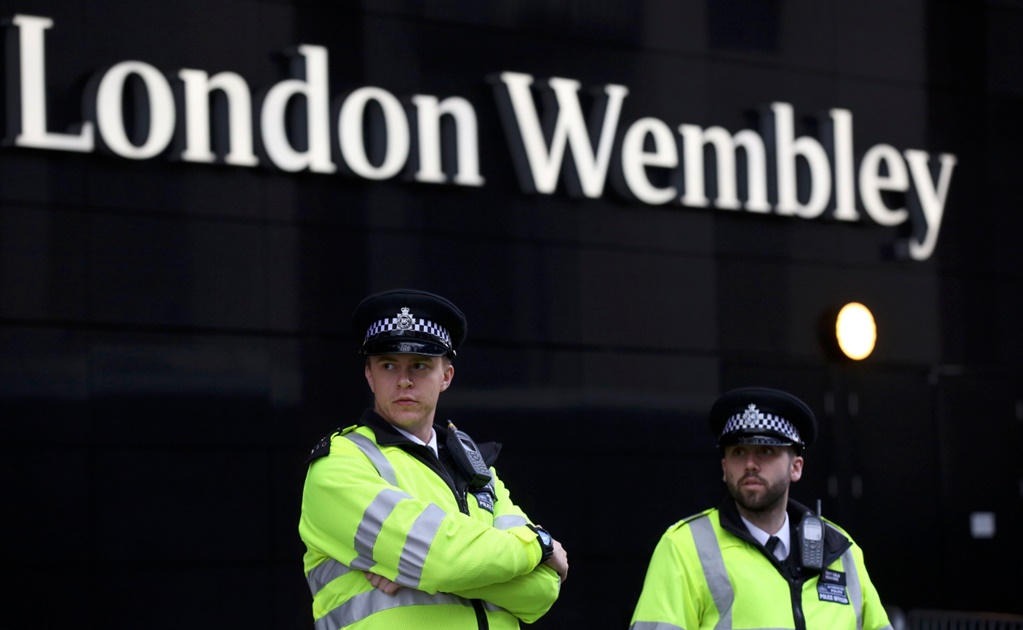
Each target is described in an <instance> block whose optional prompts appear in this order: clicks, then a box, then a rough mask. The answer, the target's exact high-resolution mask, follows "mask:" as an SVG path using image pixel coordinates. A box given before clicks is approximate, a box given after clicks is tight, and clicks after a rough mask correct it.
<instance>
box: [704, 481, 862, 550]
mask: <svg viewBox="0 0 1023 630" xmlns="http://www.w3.org/2000/svg"><path fill="white" fill-rule="evenodd" d="M786 511H787V512H788V513H789V534H790V540H791V547H792V549H791V550H790V552H789V560H792V559H793V558H795V557H796V556H797V555H798V550H797V549H796V547H797V546H798V544H799V533H798V529H799V522H800V521H801V520H803V515H804V514H806V513H807V512H810V511H811V510H810V508H808V507H806V506H805V505H803V504H802V503H799V502H798V501H794V500H793V499H789V503H788V506H787V507H786ZM718 512H719V513H720V515H721V527H722V528H723V529H725V530H727V531H728V532H729V533H731V534H733V535H734V536H736V537H738V538H741V539H743V540H745V541H747V542H750V543H753V544H754V545H759V543H757V539H756V538H754V537H753V534H751V533H750V531H749V529H747V527H746V523H743V522H742V517H741V516H740V515H739V508H737V507H736V506H735V500H734V499H732V498H731V497H728V496H726V497H725V498H724V500H723V501H722V502H721V505H719V506H718ZM850 546H852V542H851V541H850V540H849V539H848V538H846V537H845V536H843V535H842V533H841V532H839V531H838V530H837V529H835V528H834V527H831V526H830V525H829V524H828V523H827V521H825V528H824V566H828V565H829V564H831V563H832V562H834V561H835V560H837V559H838V558H839V557H840V556H841V555H842V554H843V553H845V550H846V549H848V548H849V547H850ZM771 559H772V560H774V558H773V557H771Z"/></svg>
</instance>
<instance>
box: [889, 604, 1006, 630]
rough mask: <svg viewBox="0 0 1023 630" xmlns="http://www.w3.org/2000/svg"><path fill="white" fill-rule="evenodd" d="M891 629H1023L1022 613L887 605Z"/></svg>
mask: <svg viewBox="0 0 1023 630" xmlns="http://www.w3.org/2000/svg"><path fill="white" fill-rule="evenodd" d="M887 610H888V619H889V620H890V621H891V622H892V628H893V630H1023V615H1013V614H1006V613H992V612H969V611H954V610H910V611H909V612H908V613H903V612H902V610H900V609H899V608H896V607H894V606H892V607H888V609H887Z"/></svg>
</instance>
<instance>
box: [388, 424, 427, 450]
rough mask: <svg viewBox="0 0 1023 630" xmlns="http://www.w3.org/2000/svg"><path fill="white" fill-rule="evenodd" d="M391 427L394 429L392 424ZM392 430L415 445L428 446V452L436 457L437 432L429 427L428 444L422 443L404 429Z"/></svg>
mask: <svg viewBox="0 0 1023 630" xmlns="http://www.w3.org/2000/svg"><path fill="white" fill-rule="evenodd" d="M391 426H392V427H394V425H393V424H392V425H391ZM394 429H395V430H396V431H397V432H398V433H401V434H402V435H404V436H405V437H407V438H408V439H410V440H412V441H413V442H415V443H416V444H419V445H420V446H429V447H430V450H431V451H433V454H434V455H435V456H437V432H436V431H434V430H433V427H430V441H429V442H424V441H422V440H420V439H419V438H417V437H416V436H414V435H412V434H411V433H409V432H408V431H406V430H404V429H401V428H399V427H394Z"/></svg>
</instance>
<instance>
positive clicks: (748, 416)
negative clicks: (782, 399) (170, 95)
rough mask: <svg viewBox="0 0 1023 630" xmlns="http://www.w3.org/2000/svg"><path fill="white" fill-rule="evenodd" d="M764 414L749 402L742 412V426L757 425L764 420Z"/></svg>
mask: <svg viewBox="0 0 1023 630" xmlns="http://www.w3.org/2000/svg"><path fill="white" fill-rule="evenodd" d="M764 419H765V418H764V414H762V413H761V412H760V410H759V409H757V406H756V405H754V404H752V403H750V406H749V407H746V411H743V412H742V423H743V425H744V426H757V425H759V424H760V423H761V422H763V421H764Z"/></svg>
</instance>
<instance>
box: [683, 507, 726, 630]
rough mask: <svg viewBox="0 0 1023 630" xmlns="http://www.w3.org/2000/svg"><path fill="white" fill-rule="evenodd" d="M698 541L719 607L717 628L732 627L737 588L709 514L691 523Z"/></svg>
mask: <svg viewBox="0 0 1023 630" xmlns="http://www.w3.org/2000/svg"><path fill="white" fill-rule="evenodd" d="M689 529H690V531H692V532H693V540H694V541H695V542H696V551H697V553H698V554H699V556H700V566H702V567H703V576H704V579H706V580H707V587H708V588H710V594H711V596H712V597H713V598H714V606H715V607H716V608H717V609H718V615H719V617H718V622H717V625H715V626H714V627H715V628H731V627H732V602H734V601H735V590H734V589H733V588H732V581H731V580H730V579H728V571H727V570H726V569H725V560H724V558H723V557H722V556H721V547H720V546H719V545H718V538H717V536H716V535H715V534H714V524H713V523H711V520H710V517H709V516H701V517H700V518H698V519H696V520H693V521H691V522H690V523H689Z"/></svg>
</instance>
